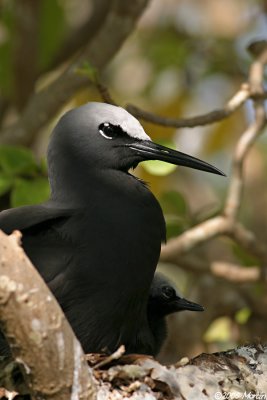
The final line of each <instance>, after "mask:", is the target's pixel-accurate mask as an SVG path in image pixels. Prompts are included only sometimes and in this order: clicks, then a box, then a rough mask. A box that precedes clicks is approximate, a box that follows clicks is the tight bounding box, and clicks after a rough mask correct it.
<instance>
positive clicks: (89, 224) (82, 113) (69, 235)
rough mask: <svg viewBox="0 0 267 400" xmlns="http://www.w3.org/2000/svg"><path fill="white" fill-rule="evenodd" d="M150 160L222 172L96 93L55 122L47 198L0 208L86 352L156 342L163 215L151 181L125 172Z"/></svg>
mask: <svg viewBox="0 0 267 400" xmlns="http://www.w3.org/2000/svg"><path fill="white" fill-rule="evenodd" d="M145 160H162V161H166V162H168V163H172V164H175V165H182V166H187V167H190V168H195V169H199V170H202V171H206V172H212V173H215V174H218V175H223V173H222V172H221V171H220V170H218V169H217V168H215V167H213V166H211V165H209V164H208V163H206V162H204V161H201V160H198V159H196V158H194V157H191V156H189V155H187V154H184V153H181V152H179V151H175V150H172V149H169V148H167V147H164V146H161V145H159V144H156V143H154V142H152V141H151V139H150V137H149V136H148V135H147V134H146V133H145V131H144V129H143V128H142V126H141V124H140V123H139V121H138V120H137V119H135V118H134V117H133V116H132V115H131V114H129V113H128V112H127V111H126V110H124V109H123V108H121V107H116V106H113V105H109V104H104V103H93V102H92V103H87V104H85V105H83V106H81V107H78V108H75V109H73V110H70V111H68V112H67V113H66V114H64V115H63V117H62V118H61V119H60V121H59V122H58V124H57V125H56V127H55V129H54V131H53V134H52V137H51V139H50V144H49V147H48V177H49V183H50V188H51V195H50V199H49V200H48V201H47V202H45V203H42V204H39V205H33V206H24V207H18V208H14V209H10V210H6V211H3V212H2V213H0V229H2V230H3V231H4V232H6V233H7V234H10V233H11V232H12V231H14V230H15V229H18V230H20V231H21V232H22V234H23V237H22V246H23V248H24V250H25V252H26V254H27V255H28V257H29V258H30V259H31V261H32V263H33V264H34V265H35V267H36V268H37V270H38V271H39V273H40V274H41V275H42V277H43V279H44V280H45V282H46V283H47V284H48V286H49V288H50V289H51V291H52V292H53V293H54V295H55V297H56V298H57V300H58V302H59V304H60V305H61V307H62V309H63V311H64V312H65V314H66V316H67V318H68V320H69V322H70V324H71V326H72V328H73V330H74V332H75V333H76V335H77V337H78V339H79V340H80V342H81V344H82V347H83V349H84V351H85V352H87V353H88V352H99V351H102V350H103V349H105V350H107V351H110V352H113V351H115V350H116V349H117V348H118V346H119V345H120V344H124V345H125V347H126V351H127V352H128V353H129V352H135V353H138V352H139V353H146V352H151V351H152V349H151V350H150V347H151V345H150V341H151V335H150V329H149V325H148V321H147V300H148V295H149V290H150V286H151V282H152V279H153V276H154V272H155V268H156V265H157V262H158V259H159V254H160V248H161V242H162V241H164V240H165V221H164V217H163V214H162V210H161V208H160V205H159V203H158V201H157V200H156V198H155V197H154V196H153V194H152V193H151V191H150V190H149V189H148V187H147V186H146V185H145V184H144V183H143V182H142V181H140V180H139V179H137V178H136V177H134V176H133V175H132V174H130V173H129V170H130V169H131V168H135V167H136V166H137V165H138V163H140V162H141V161H145ZM140 326H142V327H144V329H142V331H141V332H140V329H139V327H140ZM146 327H147V329H146Z"/></svg>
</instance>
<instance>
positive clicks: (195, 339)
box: [0, 0, 267, 362]
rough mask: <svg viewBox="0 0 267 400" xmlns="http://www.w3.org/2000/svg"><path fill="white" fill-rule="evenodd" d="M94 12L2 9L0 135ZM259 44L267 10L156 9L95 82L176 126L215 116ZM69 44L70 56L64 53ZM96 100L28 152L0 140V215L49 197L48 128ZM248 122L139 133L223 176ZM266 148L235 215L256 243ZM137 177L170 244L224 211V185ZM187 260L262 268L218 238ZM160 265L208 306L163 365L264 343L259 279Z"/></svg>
mask: <svg viewBox="0 0 267 400" xmlns="http://www.w3.org/2000/svg"><path fill="white" fill-rule="evenodd" d="M95 3H96V2H93V1H90V0H79V1H74V0H64V1H63V0H19V1H15V0H13V1H12V0H2V1H1V3H0V124H1V129H2V130H4V129H6V127H8V126H11V125H12V124H13V123H15V122H16V121H20V118H21V116H22V117H23V111H24V110H25V108H26V107H27V104H28V102H29V101H31V99H32V96H33V94H34V93H36V92H38V91H41V90H45V88H46V87H47V86H48V85H49V84H50V83H51V82H52V81H53V80H54V79H56V78H57V77H58V76H60V74H62V72H63V71H64V69H65V68H66V67H67V66H68V65H69V63H70V62H72V60H73V59H75V57H76V56H77V55H78V54H79V52H81V51H82V49H83V46H84V45H85V44H86V41H83V42H79V41H78V39H77V42H76V47H75V38H78V32H81V31H82V29H83V28H84V27H86V26H87V25H86V24H88V21H90V17H91V16H92V13H93V11H94V5H95ZM100 3H101V2H100ZM103 23H105V21H103ZM100 24H101V21H100ZM266 36H267V2H266V1H260V0H258V1H257V0H254V1H253V0H224V1H218V0H217V1H216V0H152V1H151V2H150V3H149V6H148V7H147V8H146V10H145V12H144V13H143V15H142V16H141V18H140V20H139V22H138V25H137V27H136V29H135V31H134V32H133V34H131V35H130V36H129V37H128V39H127V40H126V42H125V43H124V45H123V47H122V48H121V49H120V50H119V51H118V52H117V54H116V56H115V58H113V59H112V60H111V61H110V63H109V65H108V66H107V67H106V68H105V70H104V71H103V72H102V73H101V80H102V81H103V82H104V84H105V85H106V86H107V88H108V89H109V91H110V93H111V94H112V96H113V98H114V99H115V100H116V102H117V103H118V104H121V105H122V106H123V105H125V104H128V103H132V104H135V105H138V106H139V107H142V108H143V109H145V110H149V111H152V112H154V113H156V114H159V115H162V116H166V117H168V116H169V117H177V118H178V117H186V116H193V115H197V114H201V113H205V112H208V111H211V110H214V109H216V108H220V107H222V106H223V105H224V104H225V102H226V101H227V100H228V99H229V98H230V97H231V96H232V95H233V94H234V93H235V91H237V90H238V88H239V87H240V84H241V83H242V82H244V81H245V80H246V79H247V73H248V69H249V66H250V63H251V58H250V56H249V54H248V52H247V51H246V47H247V45H248V44H249V43H250V42H251V41H253V40H256V39H264V38H266ZM70 39H73V43H74V45H73V50H72V49H71V47H70V45H69V47H68V44H69V43H70ZM85 39H86V38H85ZM81 43H82V44H81ZM66 49H67V50H66ZM103 51H105V49H103ZM88 63H89V65H90V63H91V60H88ZM77 73H78V72H77ZM92 100H93V101H101V97H100V95H99V93H98V90H97V89H96V88H95V87H94V86H93V85H89V84H88V85H85V86H84V87H83V88H82V90H79V91H77V93H76V94H75V96H71V97H70V98H69V100H68V102H67V103H66V104H65V105H64V107H62V108H61V109H60V111H59V112H57V113H56V115H55V116H54V117H53V118H48V119H47V121H46V123H45V124H44V126H43V127H42V128H41V129H39V130H37V131H36V133H35V135H34V137H33V139H32V140H30V142H29V143H27V146H26V147H25V146H21V145H17V144H16V143H13V140H12V138H11V140H10V143H12V144H10V143H9V140H5V141H4V143H3V141H2V140H1V131H0V208H1V209H5V208H8V207H17V206H20V205H26V204H34V203H38V202H42V201H44V200H46V199H47V198H48V196H49V186H48V181H47V172H46V162H45V153H46V148H47V143H48V140H49V135H50V133H51V130H52V128H53V127H54V125H55V124H56V122H57V120H58V118H59V117H60V116H61V115H62V114H63V113H64V112H65V111H66V110H68V109H70V108H72V107H75V106H78V105H80V104H83V103H85V102H88V101H92ZM252 118H253V116H252V107H251V104H250V103H249V102H248V103H247V104H246V105H245V107H243V108H242V109H241V110H238V111H237V112H235V113H234V114H233V115H232V116H231V117H230V118H228V119H225V120H224V121H222V122H220V123H216V124H212V125H208V126H205V127H196V128H194V129H188V128H187V129H185V128H184V129H178V130H176V129H173V128H164V127H161V126H157V125H153V124H151V123H147V122H146V123H143V126H144V128H145V130H146V132H147V133H148V134H149V135H150V136H151V137H152V139H153V140H155V141H158V142H163V143H164V144H167V145H169V146H174V147H176V148H178V149H179V150H181V151H183V152H188V153H190V154H192V155H195V156H197V157H200V158H203V159H205V160H206V161H208V162H210V163H213V164H214V165H216V166H217V167H218V168H220V169H222V170H223V171H224V172H225V173H226V174H227V175H229V174H230V171H231V161H232V155H233V150H234V147H235V144H236V142H237V140H238V138H239V137H240V135H241V134H242V132H243V131H244V129H245V127H246V125H247V124H248V123H249V122H250V121H251V119H252ZM266 149H267V135H262V137H261V139H260V140H259V141H258V142H257V144H256V145H255V146H254V148H253V149H252V151H251V152H250V154H249V156H248V157H247V161H246V168H245V184H246V189H245V192H244V196H243V201H242V209H241V217H240V219H241V220H242V221H243V222H244V224H246V226H247V227H249V229H251V230H252V231H253V232H255V233H256V235H257V236H258V237H259V238H260V239H261V241H263V242H264V243H265V242H266V240H265V238H266V236H267V211H266V209H267V190H266V184H267V174H266V170H267V156H266ZM136 173H137V174H138V175H139V176H140V177H141V178H142V179H144V180H145V181H147V182H149V183H150V186H151V189H152V190H153V192H154V193H155V195H156V196H157V197H158V199H159V200H160V202H161V205H162V207H163V210H164V213H165V217H166V221H167V228H168V238H170V237H173V236H177V235H179V234H180V233H182V232H184V231H185V230H186V229H188V228H190V227H191V226H193V225H195V224H197V223H198V222H201V221H203V220H205V219H207V218H208V217H210V216H212V215H215V214H216V212H218V211H219V210H220V209H221V208H222V205H223V201H224V198H225V194H226V190H227V188H228V185H229V179H228V178H221V177H218V176H212V175H208V174H204V173H202V172H199V171H193V170H187V169H183V168H176V167H173V166H170V165H168V164H164V163H159V162H156V161H155V162H147V163H143V164H142V165H140V166H139V167H138V168H137V171H136ZM193 253H194V255H195V256H196V257H198V258H200V259H201V260H202V261H203V262H207V263H208V262H210V261H211V260H220V261H228V262H234V263H236V264H240V265H242V266H246V267H248V268H249V267H250V266H255V265H256V266H258V265H259V260H257V259H255V258H254V257H252V256H251V255H250V254H248V253H247V252H245V251H244V250H243V249H242V248H241V247H239V246H238V245H236V244H235V243H233V242H231V241H230V240H229V239H225V238H219V239H216V240H212V241H210V242H209V243H205V244H203V245H201V246H200V247H198V248H197V249H196V250H194V251H193ZM178 264H179V263H178ZM159 268H160V270H163V271H164V272H165V274H167V275H168V276H169V277H171V278H172V280H173V281H174V282H175V283H176V285H177V287H178V288H179V289H180V291H181V292H182V293H183V294H184V295H185V296H187V297H188V298H190V299H191V300H195V301H198V302H200V303H201V304H202V305H203V306H204V307H205V308H206V312H205V313H201V314H200V315H199V314H193V313H191V314H190V313H184V314H180V315H173V316H171V317H170V318H169V324H170V336H169V338H168V341H167V342H166V345H165V348H164V350H163V351H162V354H161V356H160V359H161V360H162V361H164V362H171V361H175V360H177V359H178V358H179V357H182V356H185V355H187V356H188V355H189V356H192V355H196V354H197V353H199V352H201V351H216V350H221V349H226V348H229V347H232V346H235V345H237V344H239V343H243V342H245V341H250V342H252V341H255V340H258V338H260V339H261V340H266V338H267V323H266V322H267V321H266V318H267V294H266V284H265V283H264V282H256V283H249V284H248V283H247V284H233V283H230V282H228V281H227V280H223V279H219V278H217V277H214V276H212V275H211V274H207V273H206V274H204V273H195V272H190V271H187V270H186V269H184V268H179V265H178V266H177V265H163V264H160V266H159Z"/></svg>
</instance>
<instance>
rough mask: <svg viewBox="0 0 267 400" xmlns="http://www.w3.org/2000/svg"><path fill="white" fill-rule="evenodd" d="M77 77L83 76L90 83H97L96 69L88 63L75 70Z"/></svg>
mask: <svg viewBox="0 0 267 400" xmlns="http://www.w3.org/2000/svg"><path fill="white" fill-rule="evenodd" d="M75 72H76V73H77V74H78V75H85V76H87V77H88V78H89V79H90V80H91V81H93V82H96V81H97V69H96V68H95V67H94V66H93V65H92V64H90V63H89V61H85V62H84V63H83V64H82V66H81V67H80V68H77V69H76V71H75Z"/></svg>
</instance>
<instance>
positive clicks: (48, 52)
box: [38, 0, 67, 69]
mask: <svg viewBox="0 0 267 400" xmlns="http://www.w3.org/2000/svg"><path fill="white" fill-rule="evenodd" d="M62 3H63V2H61V1H56V0H45V1H41V11H40V16H41V20H40V24H39V36H38V37H39V51H40V54H39V64H40V67H41V69H42V68H45V67H46V66H47V65H50V63H51V61H52V60H53V57H54V55H55V53H56V51H57V49H58V48H59V46H60V44H61V43H62V40H63V37H64V34H65V32H66V27H67V25H66V19H65V12H64V5H63V4H62Z"/></svg>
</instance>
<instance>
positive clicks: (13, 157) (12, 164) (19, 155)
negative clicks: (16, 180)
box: [0, 146, 36, 175]
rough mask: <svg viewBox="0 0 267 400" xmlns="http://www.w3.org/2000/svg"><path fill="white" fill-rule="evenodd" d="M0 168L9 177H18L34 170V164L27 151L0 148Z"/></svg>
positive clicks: (20, 148) (9, 147)
mask: <svg viewBox="0 0 267 400" xmlns="http://www.w3.org/2000/svg"><path fill="white" fill-rule="evenodd" d="M0 168H1V169H2V170H3V171H4V172H5V173H6V174H9V175H18V174H20V173H25V172H29V171H32V170H35V169H36V162H35V160H34V157H33V154H32V152H31V151H30V150H29V149H26V148H24V147H13V146H0Z"/></svg>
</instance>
